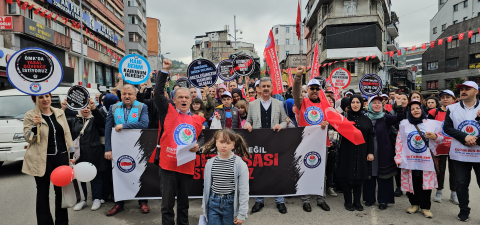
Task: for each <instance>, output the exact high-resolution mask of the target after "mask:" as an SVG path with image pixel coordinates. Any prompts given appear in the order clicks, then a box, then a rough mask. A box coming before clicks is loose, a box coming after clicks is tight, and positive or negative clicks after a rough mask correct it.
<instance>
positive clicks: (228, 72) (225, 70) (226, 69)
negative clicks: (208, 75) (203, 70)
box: [217, 59, 237, 81]
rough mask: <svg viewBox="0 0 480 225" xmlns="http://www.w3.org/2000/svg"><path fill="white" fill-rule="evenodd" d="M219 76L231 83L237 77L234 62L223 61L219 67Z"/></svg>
mask: <svg viewBox="0 0 480 225" xmlns="http://www.w3.org/2000/svg"><path fill="white" fill-rule="evenodd" d="M217 74H218V76H219V77H220V79H222V80H224V81H231V80H233V79H235V77H237V74H236V73H235V71H233V61H232V60H230V59H225V60H223V61H221V62H220V63H219V64H218V66H217Z"/></svg>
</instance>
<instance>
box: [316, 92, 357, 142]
mask: <svg viewBox="0 0 480 225" xmlns="http://www.w3.org/2000/svg"><path fill="white" fill-rule="evenodd" d="M318 97H319V98H320V107H321V108H322V111H323V113H324V115H325V120H327V122H328V123H329V124H331V125H332V127H333V128H335V130H337V131H338V133H340V134H341V135H342V136H343V137H345V138H346V139H348V140H349V141H351V142H352V143H353V144H355V145H360V144H364V143H365V139H363V135H362V132H361V131H360V130H358V129H357V128H356V127H355V126H353V124H355V123H354V122H352V121H349V120H348V119H347V118H345V117H344V116H342V115H341V114H340V113H338V112H337V111H336V110H335V109H334V108H332V106H331V105H330V103H329V102H328V100H327V96H325V92H323V90H320V93H319V95H318Z"/></svg>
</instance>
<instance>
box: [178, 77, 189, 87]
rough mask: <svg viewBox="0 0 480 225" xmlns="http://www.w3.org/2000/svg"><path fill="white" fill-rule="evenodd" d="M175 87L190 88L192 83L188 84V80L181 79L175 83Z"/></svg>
mask: <svg viewBox="0 0 480 225" xmlns="http://www.w3.org/2000/svg"><path fill="white" fill-rule="evenodd" d="M175 85H178V86H179V87H186V88H189V87H190V82H188V79H187V78H185V77H180V78H178V80H177V81H176V82H175Z"/></svg>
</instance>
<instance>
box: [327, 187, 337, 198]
mask: <svg viewBox="0 0 480 225" xmlns="http://www.w3.org/2000/svg"><path fill="white" fill-rule="evenodd" d="M327 193H328V194H329V195H330V196H333V197H337V193H335V190H334V189H333V188H332V187H330V188H328V189H327Z"/></svg>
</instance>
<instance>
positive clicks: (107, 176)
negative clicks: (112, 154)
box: [85, 159, 114, 201]
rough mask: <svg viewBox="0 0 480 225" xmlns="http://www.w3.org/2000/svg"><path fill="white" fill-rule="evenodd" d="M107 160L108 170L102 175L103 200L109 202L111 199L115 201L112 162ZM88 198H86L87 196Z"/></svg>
mask: <svg viewBox="0 0 480 225" xmlns="http://www.w3.org/2000/svg"><path fill="white" fill-rule="evenodd" d="M103 160H105V163H106V165H107V169H106V170H105V171H103V172H101V173H102V199H103V200H105V201H107V200H109V199H111V200H112V201H113V199H114V196H113V179H112V161H110V160H108V159H103ZM85 197H86V196H85Z"/></svg>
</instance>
